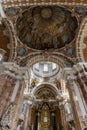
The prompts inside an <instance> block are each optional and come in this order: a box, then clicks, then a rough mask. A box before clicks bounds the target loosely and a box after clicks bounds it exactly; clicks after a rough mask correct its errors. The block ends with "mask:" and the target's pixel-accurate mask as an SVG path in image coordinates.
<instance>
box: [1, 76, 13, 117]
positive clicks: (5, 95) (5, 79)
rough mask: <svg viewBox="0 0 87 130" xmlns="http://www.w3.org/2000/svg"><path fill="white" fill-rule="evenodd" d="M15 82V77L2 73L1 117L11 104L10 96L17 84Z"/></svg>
mask: <svg viewBox="0 0 87 130" xmlns="http://www.w3.org/2000/svg"><path fill="white" fill-rule="evenodd" d="M14 83H15V79H14V78H12V77H10V76H8V75H6V74H3V75H0V119H1V118H2V116H3V114H4V113H5V112H6V110H7V108H8V106H9V104H10V97H11V94H12V91H13V88H14V86H15V85H14Z"/></svg>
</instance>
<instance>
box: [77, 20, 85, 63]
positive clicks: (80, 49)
mask: <svg viewBox="0 0 87 130" xmlns="http://www.w3.org/2000/svg"><path fill="white" fill-rule="evenodd" d="M76 52H77V58H78V59H79V60H80V61H86V62H87V17H86V18H84V20H83V21H82V24H81V26H80V29H79V33H78V37H77V40H76Z"/></svg>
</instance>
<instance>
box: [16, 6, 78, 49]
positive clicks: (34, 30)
mask: <svg viewBox="0 0 87 130" xmlns="http://www.w3.org/2000/svg"><path fill="white" fill-rule="evenodd" d="M77 28H78V22H77V19H76V17H75V16H72V14H71V12H70V11H69V10H66V8H63V7H59V6H37V7H31V8H29V9H27V10H26V11H24V12H23V13H22V15H21V16H19V17H18V18H17V22H16V29H17V36H18V38H19V40H20V41H21V43H23V44H25V45H27V47H29V48H33V49H37V50H45V49H60V48H62V47H64V46H65V45H66V44H69V43H71V42H72V41H73V40H74V38H75V34H76V32H77Z"/></svg>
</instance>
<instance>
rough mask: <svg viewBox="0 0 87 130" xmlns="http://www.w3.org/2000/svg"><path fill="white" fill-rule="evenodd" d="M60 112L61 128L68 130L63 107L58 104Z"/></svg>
mask: <svg viewBox="0 0 87 130" xmlns="http://www.w3.org/2000/svg"><path fill="white" fill-rule="evenodd" d="M60 114H61V129H63V130H68V127H67V121H66V113H65V108H64V106H62V105H61V106H60Z"/></svg>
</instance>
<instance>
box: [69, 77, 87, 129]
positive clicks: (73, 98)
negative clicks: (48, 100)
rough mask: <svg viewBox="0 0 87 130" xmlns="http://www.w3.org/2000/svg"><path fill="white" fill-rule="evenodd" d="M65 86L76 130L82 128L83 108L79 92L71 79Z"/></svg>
mask: <svg viewBox="0 0 87 130" xmlns="http://www.w3.org/2000/svg"><path fill="white" fill-rule="evenodd" d="M67 88H68V91H69V95H70V102H71V106H72V112H73V116H74V122H75V127H76V130H82V129H84V125H83V123H82V121H83V115H84V114H85V110H84V107H83V103H82V100H81V97H80V93H79V91H78V88H77V86H76V84H75V82H74V81H73V79H69V80H68V84H67ZM81 105H82V106H81ZM82 111H83V113H82Z"/></svg>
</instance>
